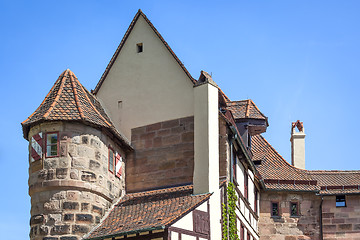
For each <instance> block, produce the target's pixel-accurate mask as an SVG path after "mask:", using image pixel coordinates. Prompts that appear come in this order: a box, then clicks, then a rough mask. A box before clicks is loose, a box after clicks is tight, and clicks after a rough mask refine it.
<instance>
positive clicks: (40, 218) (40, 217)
mask: <svg viewBox="0 0 360 240" xmlns="http://www.w3.org/2000/svg"><path fill="white" fill-rule="evenodd" d="M43 222H44V216H43V215H34V216H32V217H31V218H30V226H32V225H35V224H40V223H43Z"/></svg>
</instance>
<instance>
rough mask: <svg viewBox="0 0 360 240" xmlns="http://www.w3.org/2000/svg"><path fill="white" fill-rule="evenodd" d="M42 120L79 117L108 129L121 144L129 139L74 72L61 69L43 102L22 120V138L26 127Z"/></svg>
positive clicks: (76, 118) (69, 119)
mask: <svg viewBox="0 0 360 240" xmlns="http://www.w3.org/2000/svg"><path fill="white" fill-rule="evenodd" d="M45 121H81V122H83V123H87V124H90V125H93V126H97V127H102V128H105V129H108V130H110V131H111V132H112V133H113V134H114V135H115V136H116V137H117V138H118V139H119V140H120V141H121V142H122V143H123V144H125V145H126V146H128V147H130V143H129V141H128V140H127V139H126V138H125V137H123V136H122V135H121V134H120V133H119V132H118V131H117V130H116V129H115V127H114V125H113V124H112V122H111V120H110V118H109V117H108V116H107V114H106V113H105V111H104V109H103V108H102V107H101V105H100V102H99V101H98V100H97V99H96V97H94V96H93V95H92V94H91V93H90V92H89V91H88V90H86V88H85V87H84V86H83V85H81V83H80V82H79V80H78V79H77V77H76V76H75V74H74V73H73V72H72V71H71V70H70V69H67V70H65V71H64V72H63V73H62V74H61V75H60V76H59V78H58V79H57V80H56V82H55V84H54V85H53V87H52V88H51V90H50V92H49V93H48V94H47V95H46V97H45V99H44V100H43V102H42V103H41V104H40V106H39V107H38V108H37V109H36V110H35V112H34V113H33V114H31V115H30V116H29V117H28V118H27V119H26V120H25V121H24V122H22V123H21V124H22V127H23V133H24V138H25V139H27V138H28V133H29V130H30V127H31V126H33V125H35V124H39V123H41V122H45Z"/></svg>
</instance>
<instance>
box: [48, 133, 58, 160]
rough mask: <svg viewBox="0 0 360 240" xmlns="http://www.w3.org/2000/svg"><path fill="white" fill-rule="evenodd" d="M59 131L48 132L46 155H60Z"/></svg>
mask: <svg viewBox="0 0 360 240" xmlns="http://www.w3.org/2000/svg"><path fill="white" fill-rule="evenodd" d="M58 140H59V133H58V132H55V133H47V134H46V157H58V156H59V141H58Z"/></svg>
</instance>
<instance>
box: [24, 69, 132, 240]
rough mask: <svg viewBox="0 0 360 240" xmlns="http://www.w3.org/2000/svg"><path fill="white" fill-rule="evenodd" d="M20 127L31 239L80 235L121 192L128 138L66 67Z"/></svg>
mask: <svg viewBox="0 0 360 240" xmlns="http://www.w3.org/2000/svg"><path fill="white" fill-rule="evenodd" d="M22 127H23V133H24V138H25V139H26V140H28V141H29V195H30V197H31V219H30V227H31V228H30V239H34V240H35V239H36V240H38V239H39V240H40V239H48V240H50V239H51V240H65V239H66V240H76V239H80V238H81V236H82V235H84V234H85V233H87V232H88V231H89V230H90V229H91V228H92V227H93V226H94V225H95V224H97V223H99V221H100V219H101V217H102V216H103V215H104V213H105V211H106V209H107V208H108V207H109V206H110V205H111V203H112V202H113V201H114V200H115V199H116V198H118V197H120V196H121V195H122V194H123V193H124V191H123V190H124V184H125V183H124V171H123V169H124V159H125V158H126V153H127V152H128V151H131V149H132V148H131V146H130V144H129V142H128V141H127V139H126V138H124V137H123V136H122V135H121V134H120V133H119V132H118V131H117V130H116V129H115V127H114V126H113V124H112V122H111V120H110V118H109V117H108V116H107V115H106V113H105V111H104V109H103V108H102V107H101V105H100V103H99V102H98V101H97V99H96V98H95V97H94V96H93V95H92V94H90V93H89V92H88V91H87V90H86V89H85V88H84V87H83V86H82V85H81V84H80V82H79V81H78V79H77V78H76V76H75V75H74V73H72V72H71V71H70V70H69V69H68V70H65V71H64V72H63V73H62V74H61V75H60V77H59V78H58V79H57V81H56V82H55V84H54V86H53V87H52V88H51V90H50V92H49V93H48V94H47V96H46V97H45V99H44V101H43V102H42V103H41V105H40V106H39V107H38V108H37V109H36V111H35V112H34V113H33V114H32V115H31V116H30V117H29V118H28V119H26V120H25V121H24V122H23V123H22Z"/></svg>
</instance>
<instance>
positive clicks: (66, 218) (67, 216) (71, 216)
mask: <svg viewBox="0 0 360 240" xmlns="http://www.w3.org/2000/svg"><path fill="white" fill-rule="evenodd" d="M64 221H74V214H69V213H67V214H64Z"/></svg>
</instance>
